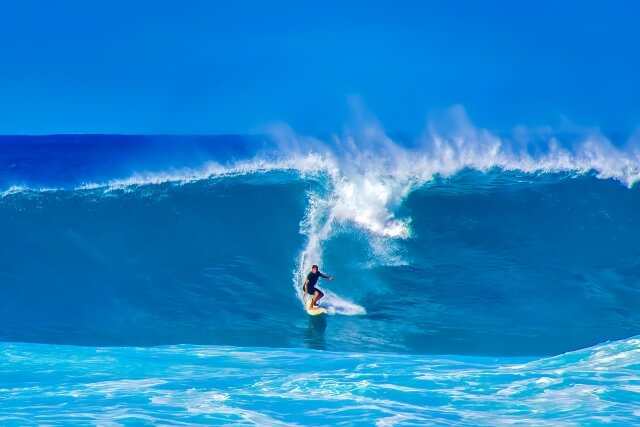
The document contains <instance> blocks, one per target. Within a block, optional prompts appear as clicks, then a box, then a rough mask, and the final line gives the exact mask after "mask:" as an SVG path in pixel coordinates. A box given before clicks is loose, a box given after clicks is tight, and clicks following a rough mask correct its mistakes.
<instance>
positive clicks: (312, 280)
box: [302, 265, 333, 308]
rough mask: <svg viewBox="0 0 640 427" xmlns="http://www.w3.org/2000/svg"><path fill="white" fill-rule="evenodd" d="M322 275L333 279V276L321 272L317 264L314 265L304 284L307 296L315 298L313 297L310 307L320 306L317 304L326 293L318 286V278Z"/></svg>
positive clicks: (303, 287)
mask: <svg viewBox="0 0 640 427" xmlns="http://www.w3.org/2000/svg"><path fill="white" fill-rule="evenodd" d="M320 277H322V278H325V279H329V280H333V276H329V275H328V274H324V273H321V272H320V270H318V266H317V265H312V266H311V272H310V273H309V274H308V275H307V280H305V281H304V285H303V286H302V289H303V290H304V296H305V297H306V296H307V294H309V295H312V296H313V298H312V299H311V306H310V307H309V308H317V307H318V306H317V305H316V304H317V303H318V301H320V299H322V297H323V296H324V293H322V291H321V290H320V289H318V288H316V283H318V279H319V278H320Z"/></svg>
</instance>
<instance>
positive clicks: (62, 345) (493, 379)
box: [0, 129, 640, 425]
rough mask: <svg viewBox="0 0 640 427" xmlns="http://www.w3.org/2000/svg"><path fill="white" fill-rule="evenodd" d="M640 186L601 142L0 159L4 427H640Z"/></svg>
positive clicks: (159, 146) (38, 147) (639, 158)
mask: <svg viewBox="0 0 640 427" xmlns="http://www.w3.org/2000/svg"><path fill="white" fill-rule="evenodd" d="M638 179H640V150H638V147H637V144H635V143H634V141H622V142H619V141H609V140H608V139H607V138H605V137H604V136H602V135H590V136H572V137H563V136H559V135H543V136H538V137H535V138H528V139H527V138H525V140H523V137H522V135H519V136H517V137H506V136H501V135H494V134H491V133H489V132H486V131H481V130H475V129H467V130H466V131H465V132H463V133H460V134H446V135H443V134H437V133H432V134H431V135H429V136H427V137H425V138H423V139H421V140H419V141H403V140H402V139H401V138H398V139H394V138H390V137H388V136H386V135H384V134H381V133H380V132H378V131H376V130H375V129H365V130H364V131H363V132H362V133H361V134H358V135H351V136H343V137H339V138H338V137H334V138H329V141H328V142H327V141H321V140H319V139H315V138H307V137H299V136H296V135H293V134H291V133H287V132H279V133H277V134H274V135H270V136H218V137H206V136H203V137H175V136H118V135H60V136H46V137H26V136H24V137H10V136H7V137H0V192H1V193H2V197H1V198H0V229H1V233H2V236H3V244H2V245H0V341H2V343H0V391H1V393H0V414H1V415H0V420H1V421H2V424H3V425H4V424H7V425H42V424H46V425H70V424H74V425H77V424H79V425H87V424H88V425H91V424H93V425H131V424H133V425H136V424H149V425H151V424H165V425H184V424H185V423H186V424H230V425H237V424H258V425H280V424H283V425H337V424H346V425H352V424H362V425H374V424H377V425H452V424H466V425H506V424H509V425H512V424H514V423H522V424H525V425H546V424H548V423H549V422H551V421H553V424H554V425H599V424H604V423H614V424H620V425H625V424H626V425H628V424H629V423H634V422H636V420H637V419H638V417H640V410H639V409H638V408H640V406H639V405H638V404H637V402H639V401H640V377H639V376H638V370H639V368H640V342H639V341H638V339H637V338H634V337H635V336H637V335H638V325H640V314H638V313H639V312H640V310H639V309H640V283H639V280H638V278H639V277H640V240H639V239H638V236H640V217H639V216H638V212H640V193H639V191H640V190H638V187H637V186H634V184H635V182H636V181H637V180H638ZM311 264H319V265H320V266H321V269H322V270H323V271H325V272H327V273H330V274H332V275H333V276H335V278H336V280H335V281H333V282H329V281H323V282H320V285H319V286H320V287H321V288H322V289H323V290H324V291H325V293H326V294H327V296H326V297H325V299H324V300H323V302H322V303H323V304H324V305H325V306H326V307H327V309H328V310H329V313H330V314H329V315H327V316H321V317H310V316H308V315H307V314H306V313H305V311H304V310H303V308H302V303H301V298H300V288H301V284H302V280H303V277H304V276H305V274H306V272H307V271H308V269H309V267H310V265H311Z"/></svg>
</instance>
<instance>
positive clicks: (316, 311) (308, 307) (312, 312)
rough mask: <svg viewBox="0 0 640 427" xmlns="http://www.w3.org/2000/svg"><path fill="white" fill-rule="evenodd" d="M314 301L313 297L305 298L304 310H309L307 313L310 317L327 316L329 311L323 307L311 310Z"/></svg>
mask: <svg viewBox="0 0 640 427" xmlns="http://www.w3.org/2000/svg"><path fill="white" fill-rule="evenodd" d="M312 301H313V297H312V296H311V295H307V296H305V298H304V308H305V310H307V313H309V315H310V316H317V315H319V314H327V310H326V309H324V308H322V307H318V308H311V302H312Z"/></svg>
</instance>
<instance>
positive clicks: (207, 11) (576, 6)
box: [0, 0, 640, 134]
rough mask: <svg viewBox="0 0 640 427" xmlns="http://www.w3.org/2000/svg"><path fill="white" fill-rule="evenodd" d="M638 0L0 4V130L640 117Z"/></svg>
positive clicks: (322, 127) (213, 130) (250, 128)
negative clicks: (361, 109) (444, 116)
mask: <svg viewBox="0 0 640 427" xmlns="http://www.w3.org/2000/svg"><path fill="white" fill-rule="evenodd" d="M639 22H640V1H634V0H628V1H623V0H607V1H598V2H595V1H546V0H545V1H525V0H523V1H507V0H505V1H495V0H494V1H458V0H446V1H445V0H438V1H436V0H434V1H427V0H423V1H402V0H396V1H346V0H342V1H333V0H323V1H279V0H275V1H274V0H271V1H244V0H229V1H213V0H212V1H205V0H203V1H188V0H187V1H185V0H182V1H177V0H176V1H172V2H170V1H159V0H150V1H134V0H131V1H119V0H109V1H86V0H78V1H69V0H57V1H47V0H44V1H34V0H15V1H11V0H0V133H2V134H42V133H179V134H183V133H200V134H202V133H206V134H218V133H247V132H256V131H258V130H260V129H261V128H262V127H263V126H265V125H268V124H269V123H272V122H284V123H287V124H289V125H290V126H292V127H293V128H294V129H296V130H297V131H299V132H301V133H328V132H334V131H339V130H340V129H341V128H342V126H343V124H344V123H345V121H347V120H348V117H349V99H351V98H353V97H355V98H358V99H361V100H362V102H363V103H364V104H365V105H366V107H367V109H368V110H369V111H371V112H372V113H373V114H374V115H376V116H377V117H378V118H379V120H380V121H381V123H382V124H383V125H384V127H385V128H386V129H388V130H392V131H406V132H417V131H419V130H420V129H422V128H423V127H424V125H425V123H426V120H427V116H428V115H429V114H430V113H432V112H433V111H438V110H441V109H444V108H447V107H449V106H451V105H455V104H459V105H462V106H463V107H464V108H465V109H466V110H467V112H468V114H469V115H470V117H471V118H472V119H473V120H474V121H475V122H476V123H477V124H478V125H480V126H483V127H488V128H492V129H508V128H512V127H514V126H516V125H519V124H524V125H529V126H539V125H554V124H557V123H559V122H562V121H564V120H567V119H568V120H570V121H572V122H575V123H579V124H582V125H585V126H598V127H601V128H603V129H604V130H610V131H620V132H629V131H631V130H632V129H633V128H635V127H636V126H638V125H640V24H639Z"/></svg>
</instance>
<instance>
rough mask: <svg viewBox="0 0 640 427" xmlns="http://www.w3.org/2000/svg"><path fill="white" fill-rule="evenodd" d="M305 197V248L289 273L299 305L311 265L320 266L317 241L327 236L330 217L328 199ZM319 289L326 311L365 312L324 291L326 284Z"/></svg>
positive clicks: (302, 230) (318, 242)
mask: <svg viewBox="0 0 640 427" xmlns="http://www.w3.org/2000/svg"><path fill="white" fill-rule="evenodd" d="M308 199H309V207H308V208H307V212H306V214H305V219H304V220H303V221H302V223H301V232H302V233H304V234H306V235H307V236H308V241H307V245H306V247H305V248H304V249H303V250H302V251H301V253H300V257H299V259H298V266H297V269H296V270H295V271H294V274H293V276H294V277H293V286H294V288H295V289H296V293H297V294H298V298H299V300H300V303H301V304H302V306H303V307H304V298H303V292H302V284H303V283H304V281H305V279H306V276H307V274H308V273H309V271H311V266H312V265H313V264H318V265H320V266H322V249H321V244H322V242H323V241H324V240H325V239H327V238H328V237H329V235H330V233H331V226H332V223H333V220H334V215H333V209H332V208H333V204H332V202H331V201H329V200H328V199H327V198H326V197H320V196H319V195H317V194H314V193H310V194H309V195H308ZM322 289H323V292H324V294H325V296H324V298H323V299H322V300H321V301H320V305H321V306H322V307H325V308H326V309H327V314H341V315H346V316H355V315H362V314H366V310H365V308H364V307H362V306H359V305H357V304H355V303H353V302H350V301H347V300H345V299H344V298H342V297H340V296H338V295H337V294H336V293H334V292H332V291H330V290H327V289H326V287H322Z"/></svg>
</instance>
